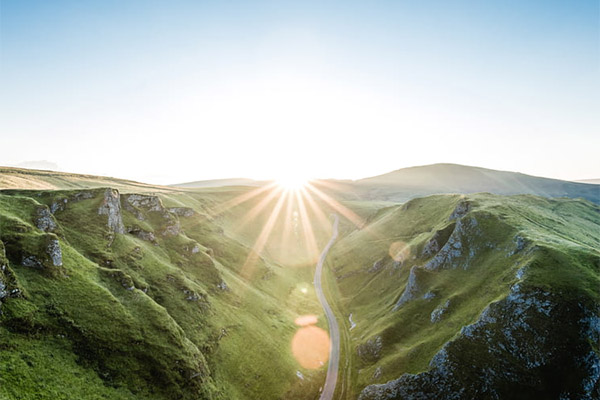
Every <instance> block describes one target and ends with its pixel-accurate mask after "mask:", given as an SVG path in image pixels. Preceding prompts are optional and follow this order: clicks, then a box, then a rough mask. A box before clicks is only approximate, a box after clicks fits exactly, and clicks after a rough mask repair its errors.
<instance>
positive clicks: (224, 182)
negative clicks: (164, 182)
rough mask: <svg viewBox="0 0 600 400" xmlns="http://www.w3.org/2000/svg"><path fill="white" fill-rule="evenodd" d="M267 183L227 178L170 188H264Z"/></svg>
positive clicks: (188, 183)
mask: <svg viewBox="0 0 600 400" xmlns="http://www.w3.org/2000/svg"><path fill="white" fill-rule="evenodd" d="M265 182H266V181H256V180H254V179H248V178H226V179H208V180H205V181H194V182H185V183H176V184H173V185H170V186H174V187H180V188H209V187H223V186H262V185H264V184H265Z"/></svg>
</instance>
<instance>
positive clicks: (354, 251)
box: [329, 194, 600, 398]
mask: <svg viewBox="0 0 600 400" xmlns="http://www.w3.org/2000/svg"><path fill="white" fill-rule="evenodd" d="M463 201H468V202H470V203H471V206H472V210H471V211H470V212H469V217H471V216H472V217H475V218H476V219H477V221H478V222H479V225H478V226H479V229H480V231H479V234H478V235H474V236H473V243H471V244H467V246H469V248H473V249H475V251H474V253H475V254H474V257H473V258H472V259H470V260H466V259H458V260H456V264H457V265H460V266H464V265H468V268H467V269H466V270H465V269H463V268H462V267H459V268H456V269H442V270H441V271H439V272H426V271H421V274H419V276H418V278H419V282H420V285H421V287H420V289H419V292H418V296H419V299H416V300H413V301H411V302H409V303H407V304H405V305H404V306H403V307H401V308H400V309H399V310H397V311H392V310H393V307H394V304H395V303H396V302H397V300H398V298H399V297H400V294H401V293H402V291H403V290H404V287H405V285H406V282H407V279H408V275H409V270H410V268H411V267H412V266H413V265H423V264H425V263H426V262H427V261H428V260H429V258H430V257H428V256H424V255H423V248H424V246H425V244H426V243H427V241H428V240H429V239H430V238H431V237H432V236H433V234H434V232H436V231H441V232H447V233H449V232H450V230H451V229H452V224H454V222H453V221H449V216H450V215H451V213H452V212H453V210H454V209H455V207H456V205H457V204H458V203H459V202H463ZM599 211H600V209H599V208H598V206H595V205H593V204H592V203H589V202H586V201H577V200H567V199H559V200H548V199H544V198H539V197H535V196H527V195H525V196H512V197H504V196H495V195H488V194H478V195H470V196H467V197H466V200H465V198H464V197H463V196H458V195H455V196H452V195H445V196H430V197H427V198H421V199H415V200H412V201H410V202H408V203H406V204H405V205H403V206H395V207H389V208H385V209H381V210H380V211H379V212H378V213H377V214H376V216H375V217H374V219H373V220H372V222H371V223H370V224H369V225H367V226H366V227H365V228H364V229H362V230H360V231H354V232H352V233H350V234H349V235H347V236H346V237H345V238H343V239H342V240H341V241H340V242H339V243H338V244H337V245H336V246H335V247H334V249H333V250H332V261H331V266H332V267H333V268H334V276H333V277H332V279H331V281H330V282H329V284H330V287H331V288H330V290H332V291H336V292H338V293H339V299H340V300H339V302H338V307H339V308H340V309H341V310H342V316H340V318H345V319H347V316H348V314H349V313H350V312H352V313H353V319H354V321H355V322H356V323H357V327H356V328H355V329H354V330H352V331H351V332H350V334H349V336H350V342H351V344H350V346H348V347H349V348H350V349H351V350H347V351H346V352H347V353H349V358H348V359H347V360H346V361H345V362H347V363H348V365H349V366H350V368H349V371H350V375H351V376H350V378H349V379H347V386H351V387H349V388H347V389H346V392H345V394H346V396H345V398H354V397H355V396H356V395H357V394H358V392H359V391H360V390H361V389H362V388H363V387H364V386H366V385H367V384H371V383H379V382H386V381H388V380H390V379H394V378H397V377H398V376H400V375H401V374H402V373H405V372H410V373H415V372H419V371H423V370H426V369H427V365H428V363H429V360H430V359H431V357H432V356H433V355H434V354H435V353H436V352H437V351H438V350H439V349H440V348H441V347H442V345H443V344H444V343H446V342H447V341H448V340H450V339H452V338H453V337H454V336H455V335H456V334H457V333H458V332H459V331H460V328H461V327H462V326H465V325H467V324H470V323H472V322H474V321H475V320H476V319H477V317H478V316H479V314H480V313H481V311H482V310H483V309H484V308H485V307H486V306H487V305H488V304H490V303H491V302H493V301H495V300H498V299H500V298H502V297H504V296H506V294H507V293H508V291H509V288H510V286H511V284H513V283H515V282H516V281H517V278H516V277H515V273H516V271H517V270H518V269H519V268H521V267H523V266H525V265H527V266H528V267H527V268H528V270H527V283H528V284H529V285H533V286H537V287H542V288H545V289H550V290H553V291H561V292H565V293H570V295H572V296H584V297H587V298H591V299H593V300H594V301H596V302H597V301H599V300H600V299H599V298H598V297H599V295H598V292H597V287H598V285H600V278H599V276H600V275H599V271H598V262H597V261H598V256H599V253H598V250H597V249H598V247H599V241H600V237H599V235H598V233H599V232H600V216H599ZM448 227H450V228H448ZM445 228H448V229H447V230H445ZM517 235H518V236H520V237H523V238H524V239H525V241H526V243H527V245H526V246H527V247H526V249H530V251H527V250H523V251H520V252H517V253H515V254H513V255H511V252H512V251H514V249H515V246H516V244H515V237H516V236H517ZM442 236H444V235H442ZM446 236H447V234H446ZM393 243H396V244H398V243H402V245H403V246H404V245H406V246H407V247H406V248H407V251H406V253H404V254H403V255H404V258H405V260H404V262H403V263H402V265H401V266H399V265H397V264H394V263H393V260H392V259H391V258H390V255H389V254H390V249H394V248H397V247H393V246H392V244H393ZM393 253H394V251H393V252H392V254H393ZM378 260H380V262H381V265H382V267H381V268H380V269H378V270H377V271H372V272H369V269H370V268H371V267H372V266H373V263H374V262H375V261H378ZM428 291H432V292H433V293H435V295H436V297H435V298H434V299H433V300H429V301H428V300H425V299H422V298H421V297H422V296H423V294H424V293H426V292H428ZM446 300H450V304H451V305H450V308H449V312H448V313H447V316H446V317H445V319H444V322H443V323H437V324H432V323H431V322H430V313H431V312H432V311H433V310H434V309H435V308H436V307H438V306H440V305H441V304H443V303H445V301H446ZM377 336H380V337H381V338H382V342H383V348H382V351H381V354H380V356H379V357H374V358H373V359H368V358H367V359H365V358H364V357H363V358H361V357H359V356H358V355H357V350H356V349H357V347H358V346H359V345H361V344H364V343H365V342H366V341H367V340H369V339H373V338H375V337H377ZM378 368H380V370H381V375H380V376H379V377H377V378H374V377H373V376H374V374H375V372H376V371H377V369H378Z"/></svg>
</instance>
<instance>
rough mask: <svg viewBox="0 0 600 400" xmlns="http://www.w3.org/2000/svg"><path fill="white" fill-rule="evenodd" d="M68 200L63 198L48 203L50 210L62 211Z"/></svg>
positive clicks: (54, 211)
mask: <svg viewBox="0 0 600 400" xmlns="http://www.w3.org/2000/svg"><path fill="white" fill-rule="evenodd" d="M68 202H69V200H68V199H67V198H63V199H60V200H54V201H53V202H52V204H51V205H50V212H51V213H52V214H55V213H56V212H57V211H64V210H65V208H66V207H67V203H68Z"/></svg>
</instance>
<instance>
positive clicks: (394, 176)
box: [354, 164, 600, 203]
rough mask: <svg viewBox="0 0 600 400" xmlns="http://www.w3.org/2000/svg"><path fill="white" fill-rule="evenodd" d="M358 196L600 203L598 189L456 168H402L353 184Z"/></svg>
mask: <svg viewBox="0 0 600 400" xmlns="http://www.w3.org/2000/svg"><path fill="white" fill-rule="evenodd" d="M354 185H355V186H356V188H357V191H359V193H360V195H362V196H364V197H367V198H372V199H378V200H391V201H399V202H402V201H406V200H409V199H411V198H415V197H422V196H427V195H430V194H441V193H463V194H468V193H478V192H489V193H494V194H503V195H512V194H535V195H538V196H544V197H571V198H578V197H581V198H584V199H587V200H590V201H593V202H595V203H600V185H590V184H585V183H577V182H568V181H561V180H558V179H549V178H541V177H536V176H531V175H525V174H521V173H518V172H507V171H496V170H492V169H486V168H479V167H469V166H465V165H458V164H433V165H425V166H420V167H410V168H403V169H399V170H397V171H393V172H389V173H387V174H383V175H379V176H374V177H370V178H365V179H360V180H358V181H355V182H354Z"/></svg>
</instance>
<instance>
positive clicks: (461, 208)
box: [449, 200, 471, 220]
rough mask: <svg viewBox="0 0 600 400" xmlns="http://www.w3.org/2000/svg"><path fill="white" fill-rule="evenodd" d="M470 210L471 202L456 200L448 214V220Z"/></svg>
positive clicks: (462, 215)
mask: <svg viewBox="0 0 600 400" xmlns="http://www.w3.org/2000/svg"><path fill="white" fill-rule="evenodd" d="M469 211H471V203H470V202H469V201H468V200H461V201H459V202H458V204H457V205H456V207H455V208H454V211H452V214H450V218H449V219H450V220H453V219H459V218H462V217H464V216H465V215H467V213H468V212H469Z"/></svg>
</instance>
